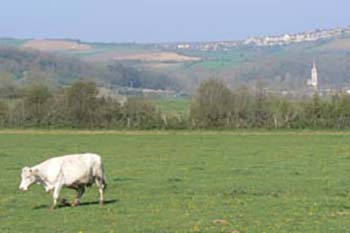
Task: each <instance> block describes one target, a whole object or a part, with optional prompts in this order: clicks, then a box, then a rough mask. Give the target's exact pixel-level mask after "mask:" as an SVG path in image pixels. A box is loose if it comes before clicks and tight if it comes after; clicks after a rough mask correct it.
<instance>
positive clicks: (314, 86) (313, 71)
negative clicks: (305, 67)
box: [307, 59, 318, 90]
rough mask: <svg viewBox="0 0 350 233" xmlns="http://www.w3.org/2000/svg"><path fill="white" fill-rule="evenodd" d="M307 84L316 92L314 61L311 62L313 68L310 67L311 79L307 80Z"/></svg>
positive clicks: (316, 78) (316, 81)
mask: <svg viewBox="0 0 350 233" xmlns="http://www.w3.org/2000/svg"><path fill="white" fill-rule="evenodd" d="M307 84H308V85H310V86H312V87H313V88H315V89H316V90H317V88H318V73H317V67H316V62H315V59H314V60H313V66H312V70H311V79H309V80H308V82H307Z"/></svg>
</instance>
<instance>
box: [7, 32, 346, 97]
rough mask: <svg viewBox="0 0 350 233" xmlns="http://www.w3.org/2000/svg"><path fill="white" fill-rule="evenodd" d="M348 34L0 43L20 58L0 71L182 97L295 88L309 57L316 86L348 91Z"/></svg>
mask: <svg viewBox="0 0 350 233" xmlns="http://www.w3.org/2000/svg"><path fill="white" fill-rule="evenodd" d="M348 32H350V29H349V28H345V29H328V30H315V31H313V32H309V33H299V34H295V35H288V34H286V35H282V36H268V37H261V38H255V40H253V42H252V43H247V41H218V42H215V41H214V42H191V43H184V42H178V43H155V44H137V43H86V42H81V41H79V40H29V39H24V40H21V39H11V38H3V39H0V48H9V47H12V48H17V49H18V50H17V51H16V52H14V54H18V53H23V54H21V55H18V57H20V58H16V59H12V60H11V58H9V57H6V58H4V56H3V53H4V50H0V57H2V59H3V61H2V62H3V64H2V65H1V64H0V72H3V71H4V70H5V71H6V72H7V71H8V69H10V72H11V73H12V74H14V76H15V77H16V78H17V79H18V78H19V77H22V78H23V77H26V75H27V74H32V73H37V74H40V75H37V76H47V77H53V80H55V81H54V82H55V83H61V84H64V83H70V82H71V81H72V80H76V79H82V78H90V79H91V78H96V80H99V81H102V82H107V83H109V84H113V85H121V86H135V85H136V87H145V88H151V89H152V88H155V89H156V88H160V89H177V90H178V89H182V90H183V91H189V92H191V91H194V90H195V89H196V88H197V87H198V85H199V83H200V82H201V81H202V80H205V79H209V78H217V79H222V80H224V81H225V82H227V83H229V84H230V86H232V87H237V86H241V85H250V86H251V85H256V84H257V83H260V84H261V83H263V84H264V85H266V86H267V87H268V88H270V89H273V90H300V89H302V88H305V86H306V80H307V79H308V78H309V77H310V69H311V65H312V61H313V60H314V59H315V60H316V63H317V66H318V69H319V77H320V83H321V86H322V87H324V88H341V87H347V86H348V87H350V75H349V74H350V33H348ZM254 41H255V42H256V43H255V42H254ZM272 42H273V43H272ZM257 43H258V44H257ZM259 43H260V44H259ZM28 49H29V50H28ZM31 50H32V51H31ZM35 50H37V51H35ZM38 51H44V53H42V52H38ZM5 54H6V53H5ZM28 54H29V55H28ZM33 54H36V55H35V56H34V55H33ZM41 54H42V55H41ZM4 59H5V63H4ZM18 59H19V60H22V61H21V62H18V61H17V60H18ZM14 61H16V62H17V63H16V62H14ZM4 64H7V65H4ZM14 64H15V65H14ZM43 64H55V65H51V66H50V65H43ZM13 67H15V68H13ZM18 67H20V68H18ZM23 67H24V68H23ZM47 67H50V68H47ZM11 69H14V70H11Z"/></svg>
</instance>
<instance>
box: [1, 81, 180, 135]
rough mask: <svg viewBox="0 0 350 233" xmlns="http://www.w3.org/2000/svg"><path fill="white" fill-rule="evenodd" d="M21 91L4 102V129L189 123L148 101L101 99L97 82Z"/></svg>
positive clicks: (127, 126) (2, 124)
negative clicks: (164, 113)
mask: <svg viewBox="0 0 350 233" xmlns="http://www.w3.org/2000/svg"><path fill="white" fill-rule="evenodd" d="M18 92H20V93H21V94H20V97H19V98H7V99H6V100H4V99H3V100H0V126H1V127H2V128H89V129H98V128H101V129H123V128H133V129H155V128H174V126H173V125H177V126H176V127H175V128H179V127H181V126H180V125H181V124H183V123H184V122H185V121H184V119H182V118H181V117H180V116H177V115H166V116H165V115H163V114H162V113H161V112H160V111H159V110H158V109H157V107H156V105H155V104H154V103H153V102H152V101H151V100H150V99H147V98H143V97H129V98H128V99H127V100H126V101H125V102H120V101H119V100H117V99H114V98H110V97H103V96H100V95H99V89H98V87H97V85H96V84H95V83H94V82H86V81H78V82H75V83H74V84H72V85H71V86H69V87H67V88H63V89H60V90H55V91H52V90H50V89H49V88H48V87H47V86H44V85H38V84H36V85H32V86H30V87H27V88H25V89H24V90H21V91H18ZM182 127H183V126H182Z"/></svg>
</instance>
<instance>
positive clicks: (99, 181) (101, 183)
mask: <svg viewBox="0 0 350 233" xmlns="http://www.w3.org/2000/svg"><path fill="white" fill-rule="evenodd" d="M96 185H97V187H98V191H99V193H100V205H103V203H104V197H103V194H104V190H105V184H104V181H103V180H102V179H101V178H96Z"/></svg>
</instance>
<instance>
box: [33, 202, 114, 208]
mask: <svg viewBox="0 0 350 233" xmlns="http://www.w3.org/2000/svg"><path fill="white" fill-rule="evenodd" d="M117 202H119V200H118V199H112V200H106V201H104V202H103V206H104V205H111V204H114V203H117ZM91 205H100V202H98V201H90V202H81V203H80V204H79V206H77V207H72V208H79V207H84V206H91ZM66 207H71V205H70V203H64V204H59V205H58V206H57V209H60V208H66ZM44 208H50V206H49V205H39V206H35V207H33V209H34V210H39V209H44Z"/></svg>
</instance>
